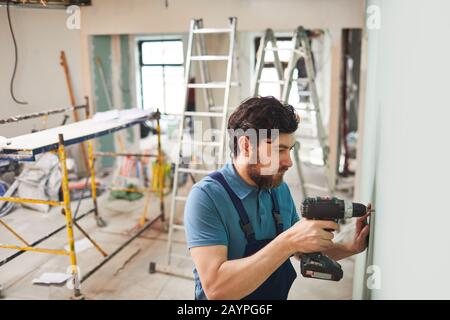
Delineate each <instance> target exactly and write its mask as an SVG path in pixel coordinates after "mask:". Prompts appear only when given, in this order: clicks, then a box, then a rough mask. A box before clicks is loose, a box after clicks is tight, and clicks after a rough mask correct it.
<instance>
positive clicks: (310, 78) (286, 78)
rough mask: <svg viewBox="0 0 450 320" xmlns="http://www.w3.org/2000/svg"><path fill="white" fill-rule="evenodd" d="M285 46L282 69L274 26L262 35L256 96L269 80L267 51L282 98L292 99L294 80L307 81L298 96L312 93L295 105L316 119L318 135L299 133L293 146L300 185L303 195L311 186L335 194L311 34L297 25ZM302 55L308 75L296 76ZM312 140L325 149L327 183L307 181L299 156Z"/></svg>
mask: <svg viewBox="0 0 450 320" xmlns="http://www.w3.org/2000/svg"><path fill="white" fill-rule="evenodd" d="M268 43H270V44H271V46H270V47H267V44H268ZM282 50H289V51H290V57H289V61H288V64H287V67H286V68H285V70H284V73H283V71H282V63H281V61H280V59H279V55H278V52H279V51H280V48H278V47H277V44H276V38H275V36H274V34H273V31H272V30H271V29H267V30H266V32H265V35H264V37H263V38H262V39H261V44H260V47H259V49H258V54H257V62H256V67H255V73H254V74H255V76H254V79H253V95H254V96H257V95H259V84H261V83H267V81H262V80H261V74H262V69H263V68H264V64H265V54H266V52H267V51H272V52H273V56H274V66H275V68H276V71H277V75H278V81H274V82H272V83H275V84H278V85H279V86H280V91H281V97H280V99H281V101H284V102H288V101H289V94H290V92H291V88H292V82H294V81H297V83H299V82H301V83H303V84H305V85H307V87H308V91H303V92H299V97H300V96H307V97H309V100H310V101H309V103H307V104H306V105H305V106H303V107H296V108H295V109H296V110H297V111H300V112H302V113H306V114H308V115H309V117H308V119H309V120H310V121H311V122H314V128H312V129H314V131H315V132H316V134H315V135H299V134H297V142H296V144H295V146H294V151H293V152H294V161H295V165H296V169H297V173H298V176H299V181H300V187H301V189H302V193H303V195H304V197H307V196H308V192H307V190H308V189H315V190H320V191H324V192H327V193H328V194H330V195H332V194H334V190H333V189H332V185H333V184H331V183H330V173H329V165H328V155H329V147H328V137H327V134H326V131H325V128H324V125H323V119H322V115H321V112H320V104H319V96H318V94H317V87H316V83H315V78H316V75H315V71H314V66H313V58H312V53H311V46H310V43H309V39H308V35H307V34H306V30H305V29H304V28H303V27H302V26H299V27H298V28H297V29H295V31H294V34H293V37H292V45H291V47H290V48H289V49H282ZM300 58H303V59H304V60H305V66H306V73H307V77H306V78H299V79H293V75H294V71H295V69H296V65H297V62H298V60H299V59H300ZM280 68H281V72H280ZM313 140H315V141H317V142H318V144H319V147H320V149H321V152H322V161H323V166H322V167H323V168H324V174H325V176H326V181H327V184H326V186H318V185H315V184H311V183H308V182H307V181H305V178H304V175H303V170H302V161H301V158H300V147H301V146H302V144H303V143H305V141H313Z"/></svg>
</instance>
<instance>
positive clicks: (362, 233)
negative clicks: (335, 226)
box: [348, 203, 372, 254]
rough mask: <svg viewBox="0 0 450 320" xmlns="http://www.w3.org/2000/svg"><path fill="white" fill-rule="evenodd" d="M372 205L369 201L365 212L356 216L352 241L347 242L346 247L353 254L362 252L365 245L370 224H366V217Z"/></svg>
mask: <svg viewBox="0 0 450 320" xmlns="http://www.w3.org/2000/svg"><path fill="white" fill-rule="evenodd" d="M371 209H372V205H371V204H370V203H369V204H368V205H367V212H366V214H365V215H364V216H362V217H359V218H357V220H356V229H355V236H354V239H353V242H350V243H349V244H348V246H349V247H348V249H349V250H350V251H351V252H353V254H358V253H361V252H363V251H364V250H365V249H366V247H367V242H368V241H367V236H368V235H369V229H370V226H369V225H368V224H367V218H368V217H369V216H370V212H371Z"/></svg>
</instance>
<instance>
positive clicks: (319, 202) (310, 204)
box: [300, 197, 367, 281]
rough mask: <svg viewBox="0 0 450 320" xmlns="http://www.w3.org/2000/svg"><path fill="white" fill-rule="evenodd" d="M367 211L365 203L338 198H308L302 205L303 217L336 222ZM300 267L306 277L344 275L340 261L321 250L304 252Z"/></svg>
mask: <svg viewBox="0 0 450 320" xmlns="http://www.w3.org/2000/svg"><path fill="white" fill-rule="evenodd" d="M366 212H367V208H366V206H365V205H363V204H361V203H353V202H350V201H345V200H340V199H338V198H324V197H316V198H306V199H305V200H304V201H303V203H302V207H301V213H302V217H303V218H307V219H311V220H328V221H335V222H338V221H339V220H340V219H349V218H353V217H362V216H364V215H365V214H366ZM327 231H332V230H327ZM300 269H301V273H302V275H303V276H304V277H306V278H315V279H322V280H331V281H339V280H341V279H342V276H343V275H344V273H343V271H342V267H341V265H340V264H339V263H337V262H336V261H334V260H333V259H331V258H330V257H328V256H326V255H324V254H322V253H320V252H315V253H304V254H302V255H301V262H300Z"/></svg>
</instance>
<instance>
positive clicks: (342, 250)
mask: <svg viewBox="0 0 450 320" xmlns="http://www.w3.org/2000/svg"><path fill="white" fill-rule="evenodd" d="M322 253H323V254H325V255H327V256H329V257H330V258H331V259H333V260H335V261H338V260H342V259H345V258H348V257H350V256H352V255H354V254H356V252H355V251H354V250H353V249H352V248H351V246H350V244H349V243H335V244H334V245H333V247H332V248H330V249H328V250H325V251H324V252H322Z"/></svg>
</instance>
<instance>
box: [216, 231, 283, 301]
mask: <svg viewBox="0 0 450 320" xmlns="http://www.w3.org/2000/svg"><path fill="white" fill-rule="evenodd" d="M290 255H291V252H290V251H289V248H288V246H287V242H286V236H285V234H281V235H279V236H278V237H276V238H275V239H274V240H273V241H271V242H270V243H269V244H267V245H266V246H265V247H264V248H263V249H261V250H259V251H258V252H257V253H255V254H253V255H251V256H249V257H246V258H241V259H236V260H227V261H225V262H224V263H222V264H221V265H220V267H219V269H218V271H217V278H216V281H215V282H214V285H213V286H212V288H209V290H208V291H209V296H208V299H221V300H224V299H242V298H244V297H245V296H247V295H249V294H250V293H252V292H253V291H255V290H256V289H257V288H258V287H259V286H260V285H261V284H262V283H263V282H264V281H266V280H267V278H269V276H270V275H271V274H272V273H273V272H275V270H276V269H278V268H279V267H280V266H281V265H282V264H283V263H284V262H285V261H286V260H287V259H289V257H290ZM207 295H208V292H207Z"/></svg>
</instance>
